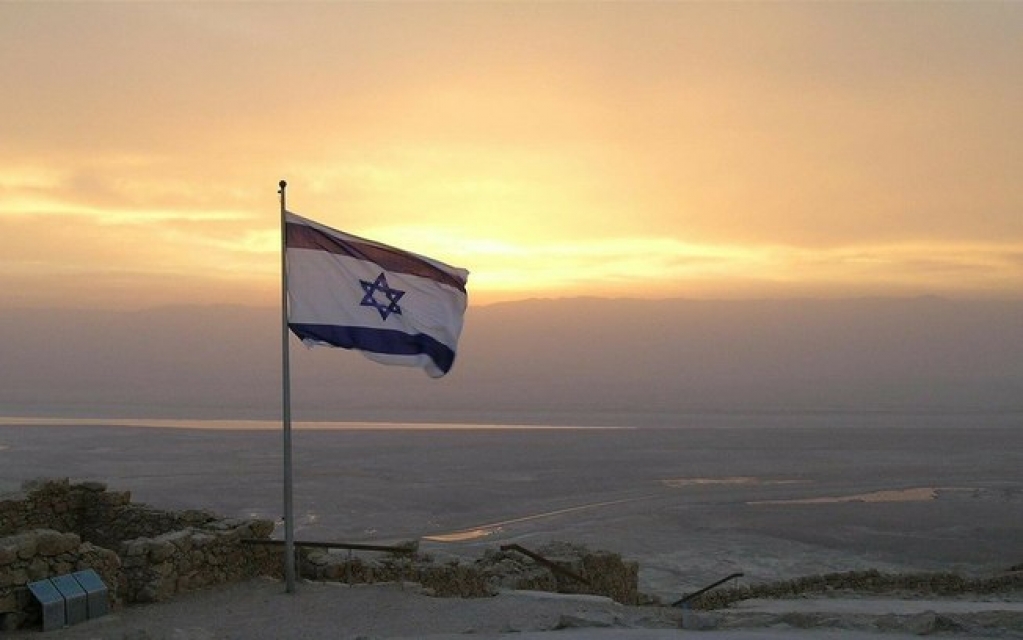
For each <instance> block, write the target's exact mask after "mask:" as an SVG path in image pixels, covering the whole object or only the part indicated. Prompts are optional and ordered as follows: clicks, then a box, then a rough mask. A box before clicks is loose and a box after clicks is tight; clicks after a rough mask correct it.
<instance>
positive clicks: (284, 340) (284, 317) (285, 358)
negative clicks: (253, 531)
mask: <svg viewBox="0 0 1023 640" xmlns="http://www.w3.org/2000/svg"><path fill="white" fill-rule="evenodd" d="M280 188H281V189H280V191H278V193H280V194H281V422H282V424H283V432H284V584H285V590H286V591H287V592H288V593H295V519H294V505H293V504H292V499H291V498H292V489H291V362H290V357H289V356H290V355H291V349H290V347H289V346H288V258H287V251H288V227H287V224H288V223H287V197H286V194H285V189H287V188H288V183H287V182H285V181H284V180H281V181H280Z"/></svg>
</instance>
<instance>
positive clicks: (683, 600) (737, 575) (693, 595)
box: [671, 573, 743, 607]
mask: <svg viewBox="0 0 1023 640" xmlns="http://www.w3.org/2000/svg"><path fill="white" fill-rule="evenodd" d="M742 576H743V574H741V573H733V574H732V575H730V576H726V577H724V578H721V579H720V580H718V581H717V582H715V583H713V584H709V585H707V586H706V587H704V588H702V589H700V590H699V591H694V592H692V593H690V594H689V595H687V596H685V597H683V598H681V599H679V600H676V601H675V602H672V603H671V606H673V607H678V606H680V605H683V604H686V603H687V602H689V601H690V600H693V599H694V598H696V597H698V596H702V595H703V594H705V593H707V592H708V591H710V590H711V589H713V588H714V587H717V586H720V585H722V584H724V583H726V582H728V581H729V580H734V579H735V578H741V577H742Z"/></svg>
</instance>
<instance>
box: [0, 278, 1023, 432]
mask: <svg viewBox="0 0 1023 640" xmlns="http://www.w3.org/2000/svg"><path fill="white" fill-rule="evenodd" d="M1021 317H1023V302H1021V301H953V300H944V299H939V298H933V297H923V298H903V299H892V298H869V299H844V300H843V299H838V300H811V299H803V300H759V301H693V300H683V299H676V300H638V299H633V300H623V299H616V300H612V299H600V298H566V299H559V300H531V301H521V302H511V303H501V304H494V305H486V306H475V307H470V309H469V311H468V313H467V317H466V326H465V331H464V333H463V337H462V340H461V343H460V346H459V351H458V357H457V359H456V361H455V367H454V369H453V370H452V372H451V373H450V374H449V375H448V376H446V377H445V378H443V379H441V380H432V379H429V378H427V377H426V376H425V375H423V374H422V372H420V371H418V370H415V369H410V368H405V367H382V366H380V365H378V364H375V363H372V362H370V361H368V360H366V359H364V358H362V357H361V356H359V355H358V354H357V353H356V352H351V351H344V350H338V349H327V348H318V349H312V350H310V349H306V348H305V347H303V346H302V345H301V344H300V343H298V342H297V341H296V340H295V339H294V338H293V337H292V346H291V354H292V355H291V358H292V389H293V391H292V393H293V410H294V412H295V419H296V420H340V421H364V420H368V421H394V422H424V421H425V422H462V423H465V422H468V423H481V424H487V423H512V424H515V423H527V424H529V423H540V424H548V423H549V424H593V425H619V426H632V425H644V424H660V425H665V424H669V425H670V424H672V423H673V422H674V421H679V420H682V418H680V416H685V415H693V414H701V413H742V412H754V413H760V414H770V413H799V412H829V411H833V412H861V413H870V412H900V411H901V412H930V413H939V414H940V413H942V412H947V413H963V412H966V413H969V412H976V413H985V412H987V413H996V412H1015V411H1020V410H1023V403H1021V400H1020V398H1023V324H1021V323H1020V322H1019V318H1021ZM0 359H2V360H3V362H5V367H4V369H3V370H2V371H0V407H3V412H2V413H6V414H14V415H50V416H53V417H59V416H69V417H79V418H86V417H108V418H116V417H134V418H144V417H154V418H156V417H168V418H174V417H176V418H210V419H216V418H239V419H260V418H262V419H274V418H275V417H277V416H279V406H280V385H281V382H280V381H281V378H280V315H279V311H278V310H276V309H274V308H272V307H246V306H236V305H194V306H190V305H176V306H173V307H163V308H154V309H148V310H141V311H127V312H125V311H102V310H64V311H63V312H61V313H54V312H52V311H50V312H47V311H41V310H9V309H8V310H2V311H0Z"/></svg>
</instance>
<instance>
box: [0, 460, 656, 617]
mask: <svg viewBox="0 0 1023 640" xmlns="http://www.w3.org/2000/svg"><path fill="white" fill-rule="evenodd" d="M273 530H274V525H273V523H272V522H271V521H268V520H255V519H253V520H241V519H233V518H222V517H218V516H216V515H214V514H212V513H209V512H207V511H194V510H193V511H180V512H175V511H164V510H160V509H155V508H152V507H150V506H148V505H145V504H137V503H132V502H131V495H130V493H129V492H127V491H124V492H120V491H109V490H108V489H107V487H106V485H105V484H103V483H99V482H82V483H74V484H73V483H71V482H70V481H69V480H68V479H62V480H38V481H32V482H27V483H25V484H24V485H23V487H22V491H21V492H20V493H17V494H13V495H7V496H0V630H13V629H17V628H19V627H25V626H31V625H35V624H38V623H39V621H40V616H41V612H40V609H39V606H38V604H37V603H35V601H34V599H33V597H32V595H31V593H30V592H29V590H28V588H27V585H28V584H29V583H32V582H35V581H37V580H42V579H45V578H51V577H54V576H58V575H64V574H67V573H71V572H74V571H81V570H84V569H93V570H95V571H96V573H98V574H99V575H100V577H101V578H102V579H103V582H104V584H105V585H106V586H107V588H108V590H109V596H110V598H111V600H112V603H111V604H112V605H113V606H120V605H127V604H135V603H148V602H162V601H166V600H169V599H171V598H172V597H173V596H174V595H175V594H178V593H183V592H186V591H193V590H196V589H202V588H205V587H210V586H213V585H218V584H223V583H228V582H237V581H242V580H247V579H250V578H254V577H256V576H261V575H262V576H273V577H281V574H282V569H283V564H284V561H283V547H282V546H281V545H279V544H278V545H274V544H272V543H271V544H258V542H259V541H269V540H270V536H271V535H272V533H273ZM247 541H248V542H247ZM253 541H255V542H257V544H253V543H252V542H253ZM409 549H410V553H402V554H385V555H380V554H372V555H371V556H367V555H366V554H363V553H360V554H358V555H356V554H354V553H352V552H350V551H349V552H337V551H328V550H325V549H308V548H304V547H301V546H300V545H299V546H298V556H299V557H298V565H297V566H298V572H299V575H300V576H301V577H303V578H307V579H312V580H321V581H340V582H349V583H373V582H396V581H411V582H418V583H420V584H422V585H423V587H424V588H425V589H426V591H427V592H428V593H433V594H434V595H437V596H455V597H486V596H492V595H494V594H496V593H497V592H498V591H499V590H501V589H531V590H543V591H558V592H564V593H589V594H597V595H604V596H608V597H610V598H612V599H614V600H616V601H618V602H621V603H623V604H636V603H639V602H640V601H641V600H642V596H641V595H640V594H639V592H638V573H639V570H638V566H637V565H636V564H635V563H629V562H623V561H622V559H621V557H620V556H618V555H617V554H613V553H609V552H603V551H599V552H591V551H589V550H588V549H586V548H585V547H580V546H576V545H570V544H566V543H551V544H550V545H548V546H546V547H541V548H540V549H539V553H540V555H542V556H543V557H545V558H546V559H548V560H550V561H552V562H554V563H555V564H557V565H558V566H560V567H564V568H567V569H568V570H569V571H568V572H567V573H559V572H556V571H552V570H551V569H550V568H548V567H545V566H543V565H540V564H537V563H536V562H534V561H533V560H532V559H530V558H527V557H525V556H524V555H522V554H521V553H518V552H516V551H504V550H489V551H487V552H486V553H485V554H484V556H483V557H482V558H480V559H478V560H476V561H475V562H472V563H465V562H463V561H460V560H452V561H438V560H435V559H434V558H433V557H431V556H430V555H428V554H420V553H418V552H415V551H414V549H415V545H412V546H411V547H410V548H409ZM571 574H575V577H574V578H573V577H570V575H571ZM579 577H582V578H583V579H584V581H582V582H581V581H579V580H577V579H576V578H579Z"/></svg>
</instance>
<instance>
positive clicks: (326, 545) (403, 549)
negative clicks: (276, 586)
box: [242, 538, 419, 555]
mask: <svg viewBox="0 0 1023 640" xmlns="http://www.w3.org/2000/svg"><path fill="white" fill-rule="evenodd" d="M242 542H245V543H248V544H268V545H273V546H279V545H283V544H284V540H270V539H267V538H242ZM295 546H296V547H313V548H318V549H351V550H353V551H383V552H387V553H398V554H408V555H412V554H413V553H415V552H416V551H418V550H419V542H418V541H415V542H410V543H408V544H401V545H394V546H392V545H382V544H360V543H357V542H315V541H311V540H296V541H295Z"/></svg>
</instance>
